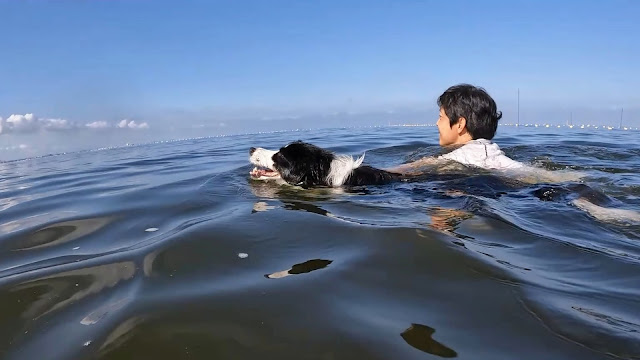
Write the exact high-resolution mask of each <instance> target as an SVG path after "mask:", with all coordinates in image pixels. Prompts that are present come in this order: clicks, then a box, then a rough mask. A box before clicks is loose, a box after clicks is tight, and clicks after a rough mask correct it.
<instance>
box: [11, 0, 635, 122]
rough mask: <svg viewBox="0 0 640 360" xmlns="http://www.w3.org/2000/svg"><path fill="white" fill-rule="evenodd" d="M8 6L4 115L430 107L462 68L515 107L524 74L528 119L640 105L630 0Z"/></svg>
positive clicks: (188, 118) (144, 117)
mask: <svg viewBox="0 0 640 360" xmlns="http://www.w3.org/2000/svg"><path fill="white" fill-rule="evenodd" d="M0 14H2V24H3V26H2V30H0V46H1V49H0V53H1V54H2V56H0V83H1V84H2V89H3V91H1V92H0V117H4V119H5V129H6V128H7V127H6V119H7V118H8V117H9V116H10V115H11V114H27V113H34V114H36V115H37V116H39V117H42V118H54V119H66V120H68V121H70V122H74V123H83V124H86V123H91V122H96V121H105V122H107V123H109V124H115V123H116V122H118V121H121V120H122V119H125V118H126V119H137V121H138V123H140V122H142V121H145V122H147V123H148V124H149V125H150V127H151V128H154V127H155V128H158V127H162V126H167V125H172V126H174V127H175V126H189V124H196V125H198V126H202V125H203V124H206V123H207V122H212V123H215V124H217V125H220V124H222V123H224V119H225V117H228V118H233V116H244V117H251V116H254V117H256V118H264V117H267V116H271V114H278V113H283V112H286V113H287V114H293V115H296V114H302V113H310V112H316V113H322V112H332V111H336V110H349V109H358V110H363V109H364V110H366V109H369V110H371V111H376V110H380V109H389V108H412V107H413V108H420V107H425V108H430V107H433V106H434V102H435V98H436V97H437V95H438V94H440V93H441V92H442V91H443V90H444V89H446V87H448V86H450V85H453V84H455V83H459V82H470V83H474V84H477V85H481V86H483V87H485V88H486V89H487V90H488V91H489V92H490V93H491V94H492V95H493V96H494V97H495V98H496V100H497V101H498V104H499V106H501V107H502V108H504V110H505V115H507V114H513V111H512V110H513V108H514V104H515V99H516V91H517V89H518V88H520V91H521V99H522V109H523V110H527V111H528V113H529V116H530V118H531V119H532V120H535V119H534V118H535V117H536V116H537V115H535V114H537V111H539V110H540V111H541V112H540V113H539V114H544V112H543V110H544V111H547V112H549V111H553V109H563V110H562V111H565V110H567V109H575V111H576V113H580V112H581V111H582V112H583V113H584V114H588V113H589V109H592V108H594V109H595V108H597V109H598V111H604V110H608V111H617V110H615V109H617V108H620V107H625V112H628V113H629V116H631V115H632V114H634V112H633V111H634V110H633V108H638V107H640V92H638V91H637V84H638V83H639V82H640V67H639V66H638V65H637V64H640V47H639V46H638V40H637V39H639V38H640V21H638V20H637V19H638V18H639V17H640V2H638V1H633V0H629V1H623V0H612V1H562V2H555V1H509V2H506V1H482V2H476V1H409V0H407V1H400V0H397V1H375V0H366V1H365V0H361V1H330V0H325V1H278V0H273V1H181V2H176V1H157V0H156V1H151V0H129V1H66V2H41V1H8V0H4V1H0ZM550 109H551V110H550ZM603 109H604V110H603ZM627 109H629V110H627ZM567 111H568V110H567ZM635 114H637V113H635ZM539 116H542V115H539ZM630 121H635V120H633V119H631V120H630ZM227 123H229V121H227ZM247 126H249V125H247ZM238 130H240V129H238Z"/></svg>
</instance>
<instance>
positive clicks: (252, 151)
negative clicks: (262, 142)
mask: <svg viewBox="0 0 640 360" xmlns="http://www.w3.org/2000/svg"><path fill="white" fill-rule="evenodd" d="M254 152H256V148H254V147H252V148H251V149H249V155H253V153H254Z"/></svg>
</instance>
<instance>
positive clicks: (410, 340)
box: [400, 324, 458, 358]
mask: <svg viewBox="0 0 640 360" xmlns="http://www.w3.org/2000/svg"><path fill="white" fill-rule="evenodd" d="M435 332H436V330H435V329H434V328H431V327H429V326H426V325H421V324H411V326H410V327H409V328H408V329H407V330H405V331H403V332H402V333H401V334H400V336H402V338H403V339H404V341H406V342H407V344H409V345H411V346H413V347H414V348H416V349H418V350H421V351H424V352H426V353H429V354H432V355H436V356H440V357H444V358H454V357H457V356H458V353H457V352H455V351H454V350H453V349H451V348H448V347H447V346H445V345H443V344H441V343H439V342H437V341H436V340H434V339H432V338H431V336H432V335H433V333H435Z"/></svg>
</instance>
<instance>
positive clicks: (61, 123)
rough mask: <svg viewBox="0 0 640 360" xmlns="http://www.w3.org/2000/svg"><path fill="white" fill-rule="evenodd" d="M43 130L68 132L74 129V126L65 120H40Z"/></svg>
mask: <svg viewBox="0 0 640 360" xmlns="http://www.w3.org/2000/svg"><path fill="white" fill-rule="evenodd" d="M40 121H41V122H42V124H43V126H44V128H45V129H48V130H69V129H73V128H74V127H76V126H75V125H74V124H72V123H71V122H69V121H68V120H65V119H41V120H40Z"/></svg>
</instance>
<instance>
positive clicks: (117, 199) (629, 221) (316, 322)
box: [0, 126, 640, 360]
mask: <svg viewBox="0 0 640 360" xmlns="http://www.w3.org/2000/svg"><path fill="white" fill-rule="evenodd" d="M639 138H640V132H638V131H624V130H618V129H612V130H610V129H606V128H605V129H603V128H600V129H594V128H589V129H587V128H585V129H580V128H567V127H563V128H562V129H559V128H553V127H552V128H533V127H528V128H525V127H522V126H521V127H500V128H499V130H498V135H497V136H496V138H495V139H494V140H495V141H496V142H497V143H498V144H499V145H500V146H501V148H502V149H503V150H504V152H505V153H506V154H507V155H508V156H510V157H512V158H513V159H515V160H518V161H521V162H523V163H526V164H528V165H530V166H531V167H533V168H535V169H540V171H541V172H547V173H553V174H570V173H579V174H581V177H579V178H572V177H568V178H567V179H571V180H565V181H543V180H539V181H524V180H522V179H518V178H512V177H510V176H508V175H505V174H497V173H492V172H487V171H479V170H474V169H458V170H450V171H447V172H443V173H440V172H435V171H434V173H432V174H428V175H429V176H425V177H423V178H421V179H420V180H416V181H401V182H396V183H392V184H388V185H380V186H365V187H353V188H337V189H327V188H316V189H302V188H298V187H294V186H290V185H281V184H278V183H275V182H272V181H256V180H252V179H251V178H250V177H249V171H250V170H251V169H252V168H253V166H252V165H251V164H250V163H249V160H248V157H249V148H250V147H264V148H269V149H278V148H280V147H281V146H284V145H286V144H287V143H289V142H291V141H295V140H303V141H307V142H310V143H313V144H315V145H318V146H321V147H324V148H327V149H329V150H332V151H334V152H336V153H340V154H348V155H353V156H359V155H362V154H363V153H364V154H365V164H367V165H371V166H376V167H381V168H385V167H392V166H395V165H399V164H402V163H406V162H409V161H412V160H417V159H420V158H421V157H423V156H433V155H438V154H440V153H442V152H443V149H442V148H441V147H440V146H439V145H438V141H437V139H438V135H437V129H436V128H435V127H426V126H423V127H421V126H411V127H400V126H383V127H371V128H365V127H363V128H337V129H323V130H299V131H281V132H269V133H260V134H245V135H233V136H231V135H230V136H217V137H216V136H211V137H201V138H195V139H184V140H179V141H160V142H155V143H146V144H139V145H130V146H122V147H113V148H108V149H87V151H78V152H71V153H63V154H57V155H50V156H41V157H37V158H28V159H18V160H12V161H5V162H0V359H7V360H8V359H25V360H36V359H46V360H49V359H51V360H54V359H278V360H284V359H326V360H329V359H438V358H460V359H491V360H496V359H520V360H524V359H535V360H539V359H545V360H551V359H580V360H587V359H640V224H639V223H638V222H637V221H634V220H633V219H634V217H633V215H632V214H634V213H635V214H637V213H640V141H639ZM559 178H562V177H559ZM580 189H582V190H580ZM584 189H588V191H587V193H586V194H587V195H585V192H584V191H583V190H584ZM594 194H595V195H594ZM581 196H587V197H589V196H591V198H593V199H596V200H598V201H597V204H598V206H602V207H604V208H611V209H616V210H620V211H623V212H624V214H627V215H629V214H631V216H627V217H623V216H620V217H618V216H617V214H619V213H618V212H614V213H612V215H610V216H604V217H603V216H594V215H593V214H592V213H590V212H589V211H586V210H585V209H584V208H583V207H580V206H576V201H575V200H576V199H579V198H580V197H581ZM591 198H590V199H591ZM594 201H595V200H594Z"/></svg>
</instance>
